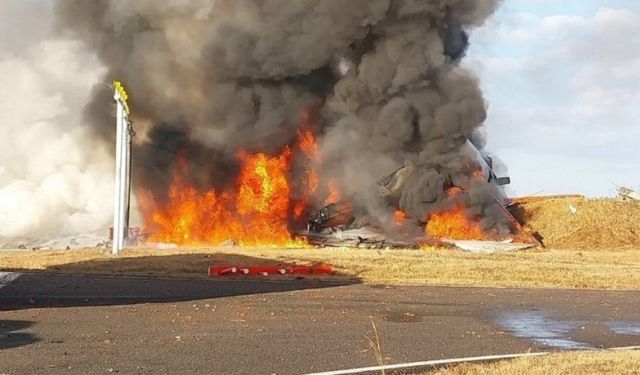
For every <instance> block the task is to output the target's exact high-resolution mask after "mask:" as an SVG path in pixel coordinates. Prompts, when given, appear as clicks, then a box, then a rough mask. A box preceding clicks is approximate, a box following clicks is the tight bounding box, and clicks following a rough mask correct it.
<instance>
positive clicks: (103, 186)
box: [0, 0, 113, 246]
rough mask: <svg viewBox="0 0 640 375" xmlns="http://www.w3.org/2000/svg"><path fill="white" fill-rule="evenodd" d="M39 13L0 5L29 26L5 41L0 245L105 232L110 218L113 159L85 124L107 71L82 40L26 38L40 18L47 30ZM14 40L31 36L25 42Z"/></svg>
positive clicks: (0, 62) (5, 15)
mask: <svg viewBox="0 0 640 375" xmlns="http://www.w3.org/2000/svg"><path fill="white" fill-rule="evenodd" d="M41 8H42V5H40V6H39V7H38V5H37V3H34V2H31V1H12V0H9V1H7V2H3V4H2V5H1V6H0V12H1V13H2V16H1V17H0V21H7V23H4V22H3V24H5V25H10V23H9V21H8V20H10V19H14V18H16V17H21V18H22V21H23V22H22V23H17V24H15V25H14V26H12V27H14V29H13V32H12V35H14V37H12V38H6V40H5V38H1V37H0V51H2V52H1V53H0V87H2V89H1V90H0V130H1V134H2V136H1V137H0V246H2V243H3V242H4V243H7V242H8V241H10V240H16V239H18V238H21V239H33V238H39V237H49V236H51V237H57V236H64V235H72V234H78V233H88V232H95V231H101V230H104V229H105V228H106V227H107V226H108V223H109V221H110V219H111V215H110V213H111V205H112V202H113V169H112V161H111V158H110V157H109V155H108V153H107V152H106V150H104V148H102V147H97V146H96V144H95V143H94V142H93V141H92V140H91V139H90V138H89V136H88V132H87V131H86V128H85V127H84V126H83V123H82V121H83V120H82V113H83V108H84V106H85V104H86V103H87V101H88V99H89V97H90V91H91V88H92V86H93V85H94V84H95V83H96V82H97V81H98V80H99V79H100V78H101V77H102V75H103V74H104V71H103V68H102V67H101V66H100V64H99V63H98V62H97V60H96V59H95V58H93V57H92V56H90V55H88V54H87V53H86V52H83V49H82V48H80V45H79V43H77V42H73V41H68V40H67V41H65V40H55V39H43V36H46V35H47V32H46V31H45V30H40V31H39V32H30V33H26V34H21V29H22V28H24V29H25V30H24V31H25V32H27V31H28V30H33V28H32V27H33V25H34V24H37V23H38V21H39V22H40V24H41V25H42V24H46V25H47V26H46V27H47V28H48V27H49V26H48V20H47V19H46V18H45V19H42V16H43V15H46V14H47V12H46V9H44V10H43V9H41ZM36 9H37V10H38V11H34V12H30V11H33V10H36ZM30 14H31V15H32V16H29V15H30ZM33 15H36V16H37V17H38V18H39V20H35V19H32V18H33V17H34V16H33ZM5 19H6V20H5ZM20 25H22V26H20ZM16 28H17V29H16ZM2 31H5V30H2ZM3 34H4V35H8V34H5V33H3ZM16 35H28V37H25V41H24V44H20V43H16V42H15V36H16ZM108 105H109V103H105V106H108Z"/></svg>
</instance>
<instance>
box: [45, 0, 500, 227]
mask: <svg viewBox="0 0 640 375" xmlns="http://www.w3.org/2000/svg"><path fill="white" fill-rule="evenodd" d="M499 2H500V1H499V0H322V1H318V0H295V1H294V0H217V1H216V0H170V1H162V2H160V1H155V0H139V1H135V2H131V1H126V0H93V1H85V0H58V1H57V3H56V7H55V10H56V14H57V19H58V28H59V30H60V31H61V32H62V33H64V34H65V35H67V36H69V37H72V38H76V39H79V40H81V41H82V42H83V43H84V45H85V46H86V48H87V49H89V50H90V51H92V52H94V53H96V54H97V56H98V57H99V59H100V60H101V61H102V62H103V63H104V64H105V65H106V66H107V68H108V73H107V76H106V77H107V79H108V80H111V79H119V80H122V81H124V83H125V84H126V85H127V87H128V89H129V91H130V92H131V93H132V95H131V98H132V99H131V101H132V102H131V105H132V108H133V113H134V120H135V122H136V124H137V125H136V126H137V130H138V132H139V134H141V136H140V137H138V143H139V144H138V146H137V147H136V150H135V155H134V158H135V164H134V171H135V173H136V176H140V177H138V178H137V182H138V183H142V184H144V185H145V186H146V187H148V188H153V189H154V191H155V193H156V195H158V196H162V194H163V192H166V190H167V184H168V182H169V179H170V172H169V171H170V170H171V167H172V165H173V163H174V162H175V155H176V153H177V152H184V153H186V154H187V155H188V158H189V159H190V161H191V164H192V166H196V170H195V171H194V181H196V182H197V183H198V184H201V185H203V186H205V185H206V186H223V185H225V184H227V183H228V182H229V181H230V180H232V179H233V175H234V171H235V170H236V167H237V166H236V165H235V158H234V153H235V152H236V151H237V150H238V149H244V150H247V151H249V152H252V151H257V150H260V151H265V152H268V153H275V152H278V151H279V150H281V149H282V148H283V147H284V146H285V145H288V144H290V143H292V141H293V140H294V139H295V137H296V129H297V128H298V125H299V123H300V121H301V113H302V110H303V109H308V108H313V109H314V114H315V119H316V122H317V123H318V131H319V134H320V137H321V140H320V145H321V149H322V152H323V155H324V156H325V162H324V164H323V170H322V176H321V177H322V178H324V179H327V178H329V177H332V178H334V179H336V180H337V182H338V184H339V185H340V187H341V189H342V191H343V192H346V193H355V192H366V191H371V187H372V186H374V185H375V182H376V181H377V180H379V179H380V178H381V177H383V176H384V175H385V174H387V173H389V172H391V171H393V170H395V169H396V168H398V167H399V166H400V165H402V164H409V163H410V164H411V165H413V166H414V168H413V169H412V170H413V172H412V174H411V176H410V177H409V179H408V182H407V184H406V185H405V187H404V188H403V191H402V192H401V196H400V198H399V205H400V208H401V209H402V210H404V211H406V212H407V213H409V214H410V215H411V216H412V217H414V218H419V220H424V218H426V215H428V213H429V212H431V211H433V210H435V209H438V208H439V207H441V206H442V205H443V204H446V199H445V198H446V197H445V195H444V190H445V189H446V188H447V187H448V186H451V185H457V186H462V187H464V188H465V189H467V190H468V191H469V194H468V196H467V197H466V198H465V199H468V203H469V204H470V205H471V210H474V213H477V214H480V215H482V216H484V217H486V218H487V219H486V220H485V222H486V226H487V228H493V229H496V230H497V231H499V232H504V230H505V229H504V228H505V225H506V224H505V223H502V222H500V220H499V219H498V215H495V214H494V211H495V210H496V208H495V207H494V206H495V198H498V199H500V198H501V192H500V191H499V189H497V188H495V187H493V185H489V184H486V183H478V182H474V181H473V180H472V179H471V177H470V175H471V174H472V173H473V163H474V156H473V155H469V154H468V149H467V147H466V144H467V143H466V142H467V138H470V139H471V140H472V142H473V143H474V144H476V145H478V146H482V145H483V142H482V137H480V136H478V134H479V133H478V128H480V127H481V126H482V123H483V121H484V120H485V118H486V110H485V108H486V106H485V102H484V100H483V96H482V93H481V91H480V89H479V85H478V81H477V79H476V78H475V77H474V76H473V74H471V73H470V72H469V71H468V70H466V69H464V68H462V67H460V66H459V65H458V62H459V60H460V59H461V58H463V56H464V54H465V51H466V48H467V44H468V35H467V30H469V29H470V28H472V27H474V26H478V25H481V24H482V23H483V22H484V20H485V19H486V18H487V17H488V16H490V15H491V14H492V12H493V11H494V10H495V8H496V7H497V5H498V4H499ZM109 96H110V91H109V89H108V87H107V86H105V85H99V86H96V88H95V91H94V97H93V98H94V99H93V101H92V103H90V104H89V105H88V106H87V107H86V116H87V119H88V120H89V122H90V124H91V126H92V130H93V132H94V134H97V135H99V136H100V137H101V138H102V139H104V140H107V141H109V140H111V139H112V137H113V121H112V118H111V116H112V115H111V113H110V112H109V108H108V107H106V106H105V103H106V102H108V100H109V99H108V98H109ZM361 194H362V197H361V198H358V199H359V200H360V201H362V202H361V203H362V204H363V205H364V206H365V207H366V208H367V209H368V211H369V212H370V213H372V214H374V215H373V216H374V217H390V216H388V215H387V216H385V215H386V214H387V213H388V212H391V211H392V210H393V209H394V208H392V207H390V206H389V205H388V204H387V203H385V202H383V201H381V200H380V199H378V198H376V196H375V194H366V193H361ZM345 195H346V194H345ZM383 213H384V215H382V214H383ZM380 224H382V225H384V224H385V223H384V220H382V222H381V223H380Z"/></svg>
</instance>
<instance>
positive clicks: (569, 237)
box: [516, 196, 640, 249]
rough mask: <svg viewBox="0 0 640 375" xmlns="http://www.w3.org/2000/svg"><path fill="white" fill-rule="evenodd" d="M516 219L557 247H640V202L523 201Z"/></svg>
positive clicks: (565, 198) (604, 200)
mask: <svg viewBox="0 0 640 375" xmlns="http://www.w3.org/2000/svg"><path fill="white" fill-rule="evenodd" d="M519 202H520V203H519V205H518V206H519V207H518V209H517V213H516V216H518V217H519V219H520V221H521V222H524V223H525V224H526V225H527V227H529V228H531V229H533V230H535V231H537V232H539V233H540V234H541V235H542V236H543V237H544V242H545V244H546V245H547V246H550V247H554V248H581V249H585V248H589V249H599V248H607V247H621V246H632V247H636V248H638V247H640V203H638V202H620V201H616V200H613V199H584V198H580V197H571V196H569V197H548V198H547V197H538V198H536V197H534V198H528V199H523V200H520V201H519Z"/></svg>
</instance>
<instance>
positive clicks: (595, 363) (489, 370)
mask: <svg viewBox="0 0 640 375" xmlns="http://www.w3.org/2000/svg"><path fill="white" fill-rule="evenodd" d="M420 374H421V375H485V374H486V375H489V374H491V375H518V374H527V375H564V374H571V375H574V374H611V375H618V374H640V351H637V350H636V351H632V350H623V351H596V352H592V351H587V352H568V353H558V354H552V355H549V356H543V357H528V358H519V359H514V360H508V361H501V362H494V363H489V364H463V365H458V366H453V367H449V368H443V369H438V370H435V371H430V372H423V373H420Z"/></svg>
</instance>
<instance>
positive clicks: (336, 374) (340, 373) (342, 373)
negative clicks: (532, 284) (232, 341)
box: [307, 352, 550, 375]
mask: <svg viewBox="0 0 640 375" xmlns="http://www.w3.org/2000/svg"><path fill="white" fill-rule="evenodd" d="M547 354H550V353H548V352H539V353H523V354H506V355H487V356H483V357H468V358H454V359H437V360H433V361H422V362H411V363H398V364H395V365H386V366H372V367H361V368H354V369H348V370H336V371H327V372H315V373H312V374H307V375H349V374H362V373H368V372H378V371H383V370H384V371H387V370H402V369H409V368H414V367H429V366H439V365H452V364H456V363H468V362H484V361H496V360H501V359H513V358H522V357H538V356H543V355H547Z"/></svg>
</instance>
